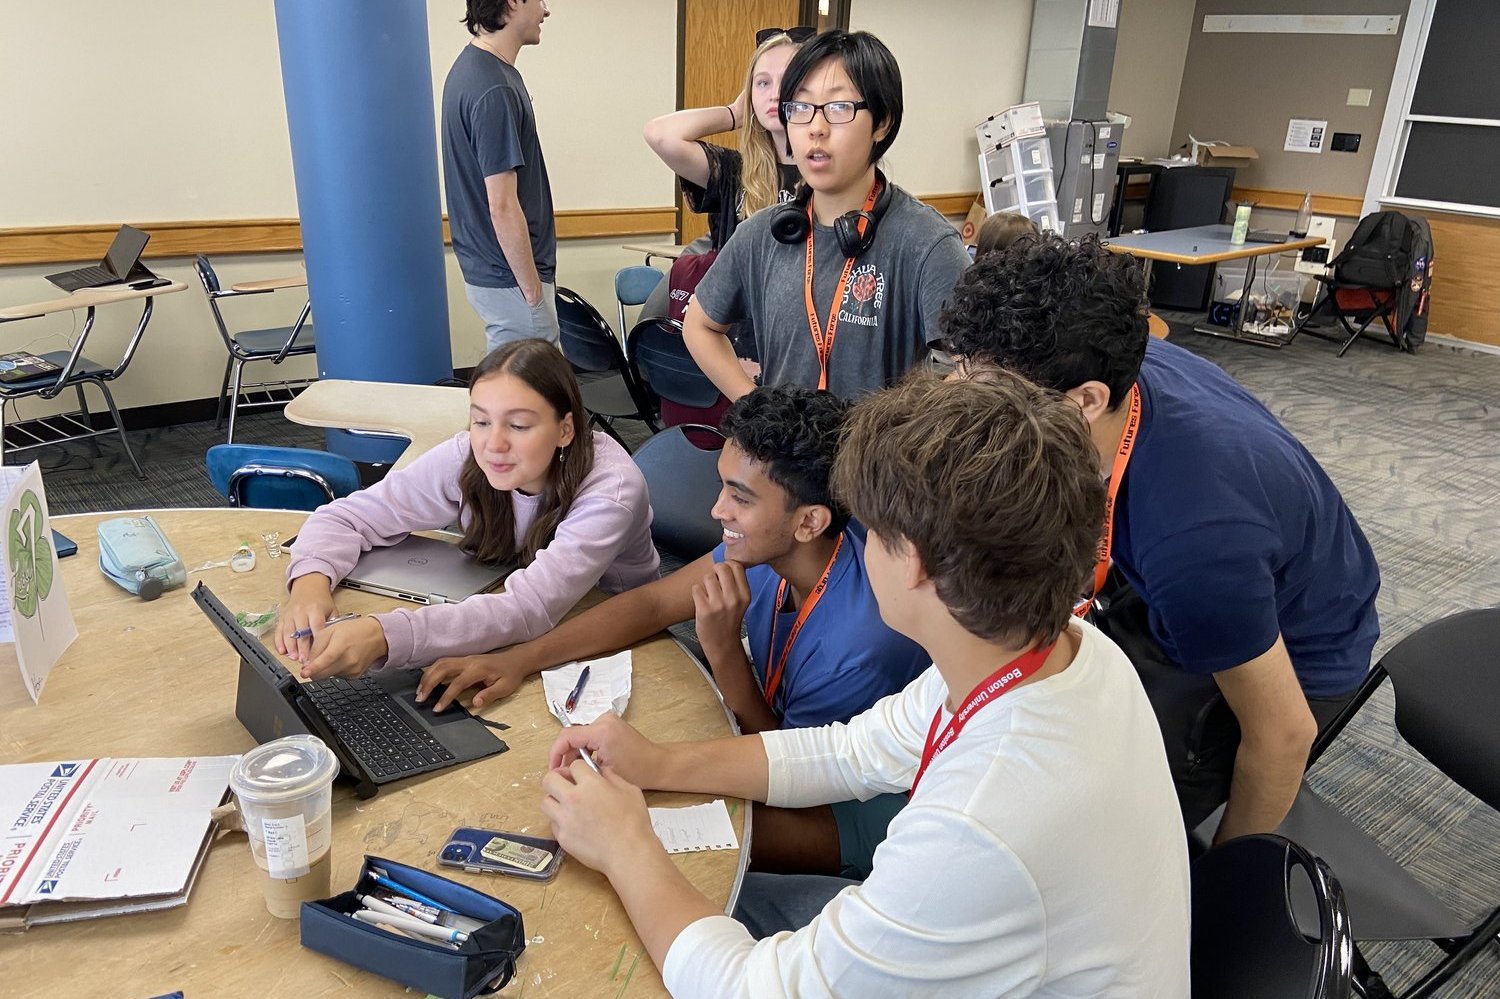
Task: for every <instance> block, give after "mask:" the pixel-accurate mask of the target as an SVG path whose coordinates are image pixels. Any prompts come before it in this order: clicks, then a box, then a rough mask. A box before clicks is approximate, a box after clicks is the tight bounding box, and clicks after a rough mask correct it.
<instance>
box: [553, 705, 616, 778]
mask: <svg viewBox="0 0 1500 999" xmlns="http://www.w3.org/2000/svg"><path fill="white" fill-rule="evenodd" d="M552 713H553V714H555V715H557V720H558V721H560V722H562V723H563V728H572V727H573V719H572V718H571V717H569V716H568V709H567V708H565V707H563V706H562V705H561V704H558V703H557V702H556V701H553V702H552ZM578 756H579V758H581V759H582V760H583V762H585V763H587V764H588V765H589V769H590V770H592V771H594V773H596V774H599V776H600V777H603V776H604V775H603V774H602V773H599V764H597V763H595V762H594V756H593V754H592V753H590V752H589V751H588V750H587V749H580V750H579V751H578Z"/></svg>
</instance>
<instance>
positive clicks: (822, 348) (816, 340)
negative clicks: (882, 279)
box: [802, 178, 880, 390]
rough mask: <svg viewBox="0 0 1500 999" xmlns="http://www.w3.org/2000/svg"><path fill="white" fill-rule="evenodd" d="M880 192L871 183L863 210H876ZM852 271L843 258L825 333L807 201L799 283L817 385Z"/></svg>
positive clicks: (824, 382) (822, 383) (823, 383)
mask: <svg viewBox="0 0 1500 999" xmlns="http://www.w3.org/2000/svg"><path fill="white" fill-rule="evenodd" d="M879 191H880V180H879V178H877V179H876V180H875V183H873V184H871V185H870V194H869V196H868V197H866V198H865V209H864V210H865V212H866V213H868V212H872V211H874V210H875V195H876V194H877V193H878V192H879ZM864 233H865V220H864V219H860V220H859V234H860V235H861V236H863V235H864ZM853 271H854V258H853V257H848V258H846V259H845V260H844V270H843V272H842V273H841V274H839V283H838V287H836V288H835V289H834V291H833V304H832V305H830V306H829V307H828V333H827V334H826V335H825V334H824V333H823V327H822V326H820V325H818V309H817V306H815V305H813V206H812V202H811V201H809V202H808V203H807V269H806V272H805V275H804V277H805V280H804V281H803V284H802V291H803V298H804V300H805V301H806V303H807V328H808V329H809V330H811V331H812V339H813V348H814V349H815V350H817V352H818V388H819V389H823V390H826V389H827V388H828V358H829V357H831V356H832V355H833V338H834V337H835V336H837V335H838V325H839V303H840V302H842V301H843V300H844V292H845V291H846V290H848V288H849V275H850V274H851V273H853Z"/></svg>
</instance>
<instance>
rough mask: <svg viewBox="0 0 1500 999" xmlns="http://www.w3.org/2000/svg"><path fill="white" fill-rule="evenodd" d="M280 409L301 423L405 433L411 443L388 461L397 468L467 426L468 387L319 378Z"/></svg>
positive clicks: (357, 431)
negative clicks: (393, 458) (397, 456)
mask: <svg viewBox="0 0 1500 999" xmlns="http://www.w3.org/2000/svg"><path fill="white" fill-rule="evenodd" d="M283 412H284V413H285V415H286V418H287V419H288V420H291V421H292V422H293V423H301V424H303V425H304V426H309V427H330V428H333V429H336V430H349V431H352V432H354V433H360V432H363V433H373V434H381V435H384V436H396V437H405V438H406V439H407V440H409V441H411V445H410V446H409V447H407V449H406V450H405V451H403V452H401V457H399V458H397V459H396V461H395V463H394V464H393V465H392V466H391V467H393V468H401V467H403V466H405V465H406V464H408V463H410V462H411V461H412V460H413V459H414V458H416V457H418V456H419V455H422V454H425V453H426V452H427V451H429V450H431V449H432V448H434V447H436V446H437V445H439V444H441V443H442V442H443V441H445V440H448V439H449V438H450V437H452V436H453V435H454V434H456V433H458V432H459V431H460V430H463V429H464V428H466V427H467V426H468V425H469V391H468V389H461V388H453V387H451V386H446V385H406V384H402V383H400V382H359V381H348V380H345V379H338V378H329V379H320V380H318V381H316V382H313V383H312V384H311V385H309V386H308V387H307V388H305V389H303V390H302V392H301V393H300V394H299V395H298V396H297V398H295V399H293V400H292V401H291V402H289V403H287V404H286V409H285V410H284V411H283Z"/></svg>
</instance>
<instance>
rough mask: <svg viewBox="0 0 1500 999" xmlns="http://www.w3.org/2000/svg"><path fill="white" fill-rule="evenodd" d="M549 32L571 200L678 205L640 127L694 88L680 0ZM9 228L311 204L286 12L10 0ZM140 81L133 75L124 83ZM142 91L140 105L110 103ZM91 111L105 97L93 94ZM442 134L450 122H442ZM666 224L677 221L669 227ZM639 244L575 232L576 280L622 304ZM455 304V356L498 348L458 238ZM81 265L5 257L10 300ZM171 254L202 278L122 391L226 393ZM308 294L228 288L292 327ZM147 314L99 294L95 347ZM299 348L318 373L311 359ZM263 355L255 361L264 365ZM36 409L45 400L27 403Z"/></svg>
mask: <svg viewBox="0 0 1500 999" xmlns="http://www.w3.org/2000/svg"><path fill="white" fill-rule="evenodd" d="M552 6H553V11H554V13H553V16H552V17H551V18H549V19H548V21H547V27H546V29H545V32H544V33H545V35H546V40H545V42H544V43H543V44H542V45H541V46H539V47H536V48H528V49H526V50H524V51H523V52H522V54H521V57H520V60H519V64H520V69H521V71H522V72H523V74H525V76H526V79H527V84H528V86H529V88H530V89H531V90H532V93H533V98H534V100H535V105H536V110H537V119H538V130H539V131H540V133H541V139H542V143H543V146H544V148H545V149H546V153H547V165H548V170H549V173H550V175H551V179H552V185H553V194H554V199H555V202H556V205H557V207H558V208H559V209H563V210H567V209H583V208H600V207H620V208H627V207H650V206H665V205H670V204H671V203H672V191H673V187H672V176H671V174H670V173H669V172H668V171H667V170H666V169H665V168H664V167H662V166H661V164H660V163H659V162H658V161H657V160H656V159H655V157H654V156H652V154H651V152H650V150H649V149H647V148H646V145H645V143H644V142H643V141H642V140H641V132H640V130H641V125H642V123H643V122H644V121H645V120H646V118H648V117H650V116H652V115H655V114H659V113H661V111H662V110H666V109H670V108H671V107H672V106H673V103H674V100H675V95H676V55H675V53H676V18H677V5H676V3H675V2H674V0H630V2H629V3H628V4H626V3H619V2H616V0H556V2H554V3H553V4H552ZM462 14H463V4H462V2H461V0H429V2H428V25H429V40H430V45H431V49H432V75H433V98H434V101H435V102H436V101H437V100H438V99H439V98H440V96H441V92H442V81H443V78H444V77H445V76H446V75H447V72H448V67H449V65H451V63H452V61H453V59H454V57H455V56H456V55H457V53H458V51H459V50H460V47H461V46H462V45H463V44H464V43H465V42H466V41H467V39H468V33H467V32H466V31H465V29H464V27H463V24H462V23H461V22H460V20H459V18H460V17H461V16H462ZM0 25H3V28H0V123H3V127H4V130H5V135H6V138H7V148H6V152H5V155H4V157H3V159H0V228H22V227H32V226H53V225H69V224H73V225H79V224H83V225H88V224H107V225H111V226H112V225H114V224H115V223H116V222H121V221H131V222H157V221H173V220H206V219H241V218H286V217H295V216H296V215H297V205H296V192H295V189H294V185H293V179H292V165H291V152H290V145H289V142H288V138H287V127H286V111H285V104H284V101H283V97H282V90H281V69H280V59H279V56H278V53H277V46H276V26H275V17H274V10H273V7H272V4H271V3H270V2H269V0H260V2H257V3H231V4H204V3H201V2H194V0H152V2H151V3H140V2H136V3H120V2H119V0H75V2H74V3H71V4H66V5H54V4H41V3H33V2H30V0H0ZM127 80H132V81H133V82H132V83H131V85H130V87H129V88H128V90H127V89H125V87H124V81H127ZM111 99H125V100H136V99H138V100H139V102H140V105H139V108H138V109H136V110H132V111H130V112H128V113H126V112H124V111H116V110H108V109H104V108H103V107H102V106H101V103H100V102H101V101H108V100H111ZM84 108H89V110H82V109H84ZM432 141H433V144H434V150H435V149H436V143H437V138H436V136H434V137H433V140H432ZM654 238H660V237H654ZM621 242H630V240H628V239H627V240H569V241H565V242H563V243H561V244H560V245H559V249H558V277H559V281H560V282H561V283H564V284H567V285H568V286H570V287H573V288H574V289H576V290H578V291H579V292H581V293H582V294H583V295H585V296H586V297H587V298H589V299H590V300H591V301H593V302H594V303H595V304H596V305H597V306H598V307H599V308H600V310H601V311H602V312H604V313H605V314H606V315H610V314H612V313H613V311H614V309H613V307H612V303H613V298H614V292H613V284H612V278H613V274H614V271H615V270H616V269H617V268H619V267H622V266H625V265H627V264H632V263H639V262H640V258H639V257H638V256H637V255H635V254H633V253H627V252H626V251H624V250H622V249H620V248H619V244H620V243H621ZM447 259H448V277H449V281H448V288H449V295H448V299H449V304H448V308H449V317H450V325H451V327H452V333H453V359H454V363H455V365H459V366H464V365H468V364H472V363H473V362H474V361H476V360H478V358H479V357H480V356H481V355H482V353H483V343H484V337H483V332H482V328H481V326H480V323H479V321H478V319H477V318H476V317H475V316H474V314H473V311H472V310H471V309H470V308H469V305H468V303H467V302H466V301H465V300H464V297H463V289H462V284H461V281H460V278H459V275H458V269H457V266H456V264H455V263H454V261H453V256H452V253H451V251H450V252H449V253H448V254H447ZM214 262H215V266H216V267H217V268H218V269H219V271H220V276H221V279H223V281H224V283H225V284H229V283H233V282H235V281H243V280H251V279H255V278H260V277H272V276H280V275H284V274H293V273H297V271H298V269H299V267H300V263H301V257H300V254H255V255H246V256H238V257H237V256H230V255H226V256H222V257H216V258H215V261H214ZM64 266H65V265H58V264H53V265H47V266H37V267H30V266H25V267H5V268H0V302H4V303H6V304H20V303H24V302H32V301H37V300H41V299H47V298H52V297H55V289H53V287H52V286H51V285H50V284H47V283H46V282H45V281H44V280H43V279H42V278H43V276H44V275H45V274H48V273H51V272H52V271H55V270H60V269H62V268H63V267H64ZM152 266H153V268H154V269H156V270H158V271H159V272H161V273H162V274H164V275H166V276H168V277H171V278H175V279H177V280H181V281H184V282H187V283H189V284H190V285H191V288H190V290H189V291H187V292H183V293H181V294H177V295H170V296H165V297H162V298H160V299H159V300H158V301H157V303H156V314H155V317H154V318H153V320H152V323H151V326H150V328H149V330H148V331H147V334H146V339H145V341H144V342H143V344H142V347H141V351H140V354H139V355H138V356H137V358H136V361H135V362H134V365H133V366H132V368H131V370H130V372H129V374H128V375H127V376H126V377H125V378H124V379H123V380H121V381H120V382H117V383H116V384H115V386H114V389H115V393H116V397H117V398H118V399H119V401H120V403H121V405H122V406H127V407H132V406H145V405H152V404H158V403H168V402H178V401H183V400H190V399H201V398H211V397H212V396H213V395H214V393H215V392H216V391H217V389H218V385H219V379H220V377H222V373H223V358H224V350H223V347H222V345H221V344H220V342H219V339H218V336H217V334H215V333H214V331H213V325H212V317H211V315H210V314H209V311H208V304H207V302H206V301H205V300H204V298H203V294H202V292H201V291H200V290H199V288H198V285H197V280H196V278H195V277H194V276H193V274H192V269H191V261H190V260H187V259H170V260H157V261H153V262H152ZM302 301H303V299H302V298H301V297H298V293H297V292H295V291H282V292H278V293H276V294H275V295H264V296H256V297H254V298H248V299H243V300H240V301H237V302H231V303H228V304H227V305H226V306H225V308H226V310H233V311H232V318H231V322H232V323H234V324H235V325H236V326H237V327H238V328H246V327H257V326H275V325H283V324H286V323H290V322H291V321H292V319H294V318H295V316H296V313H297V311H298V310H299V309H300V308H301V305H302ZM137 315H138V312H137V310H135V309H134V308H132V307H129V306H116V307H114V308H111V309H105V310H101V312H100V313H99V319H98V325H97V326H96V328H95V330H94V332H93V333H92V334H91V335H90V341H89V353H90V354H91V355H92V356H94V357H96V358H97V359H99V360H100V361H108V362H112V361H113V360H115V359H116V358H118V356H119V354H120V352H121V351H122V350H123V348H124V345H125V342H126V340H127V339H128V338H129V334H130V332H131V331H132V330H133V329H134V323H135V320H136V317H137ZM81 323H82V317H81V316H80V317H78V318H77V319H76V320H75V318H74V316H73V315H71V314H63V315H59V316H52V317H48V318H44V319H37V320H28V321H27V322H25V323H22V324H18V325H9V326H7V327H5V329H4V332H5V339H4V341H3V343H4V344H5V345H6V349H21V348H23V347H29V348H30V349H33V350H55V349H62V348H65V347H67V346H68V345H69V343H70V342H71V340H72V338H73V337H74V336H76V333H77V330H78V328H79V327H80V326H81ZM289 363H298V364H300V365H301V366H302V367H304V368H306V370H308V371H311V369H312V365H311V362H310V361H305V362H289ZM251 370H254V369H253V368H252V369H251ZM28 406H29V409H26V410H23V412H24V413H25V414H31V413H35V412H40V411H41V409H40V407H39V406H38V404H36V403H29V404H28Z"/></svg>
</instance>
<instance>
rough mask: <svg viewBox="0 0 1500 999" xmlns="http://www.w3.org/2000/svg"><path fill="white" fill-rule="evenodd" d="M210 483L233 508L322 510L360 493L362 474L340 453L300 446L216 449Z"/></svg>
mask: <svg viewBox="0 0 1500 999" xmlns="http://www.w3.org/2000/svg"><path fill="white" fill-rule="evenodd" d="M204 464H205V465H206V466H207V469H208V478H209V481H210V482H212V483H213V485H214V488H215V489H217V490H218V491H219V493H220V494H221V495H223V496H224V498H226V499H227V500H229V505H230V506H243V507H253V508H255V509H260V510H316V509H317V508H318V507H320V506H322V505H323V504H324V503H331V502H332V501H334V500H336V499H338V498H339V497H340V496H348V495H349V494H350V493H352V492H354V491H355V490H356V489H358V488H359V469H358V468H356V467H355V464H354V462H352V461H350V460H349V459H348V458H345V457H344V456H343V455H340V454H329V453H328V452H327V451H311V450H308V449H307V448H300V447H269V446H266V445H262V444H215V445H214V446H213V447H211V448H209V449H208V454H207V456H206V457H205V459H204Z"/></svg>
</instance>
